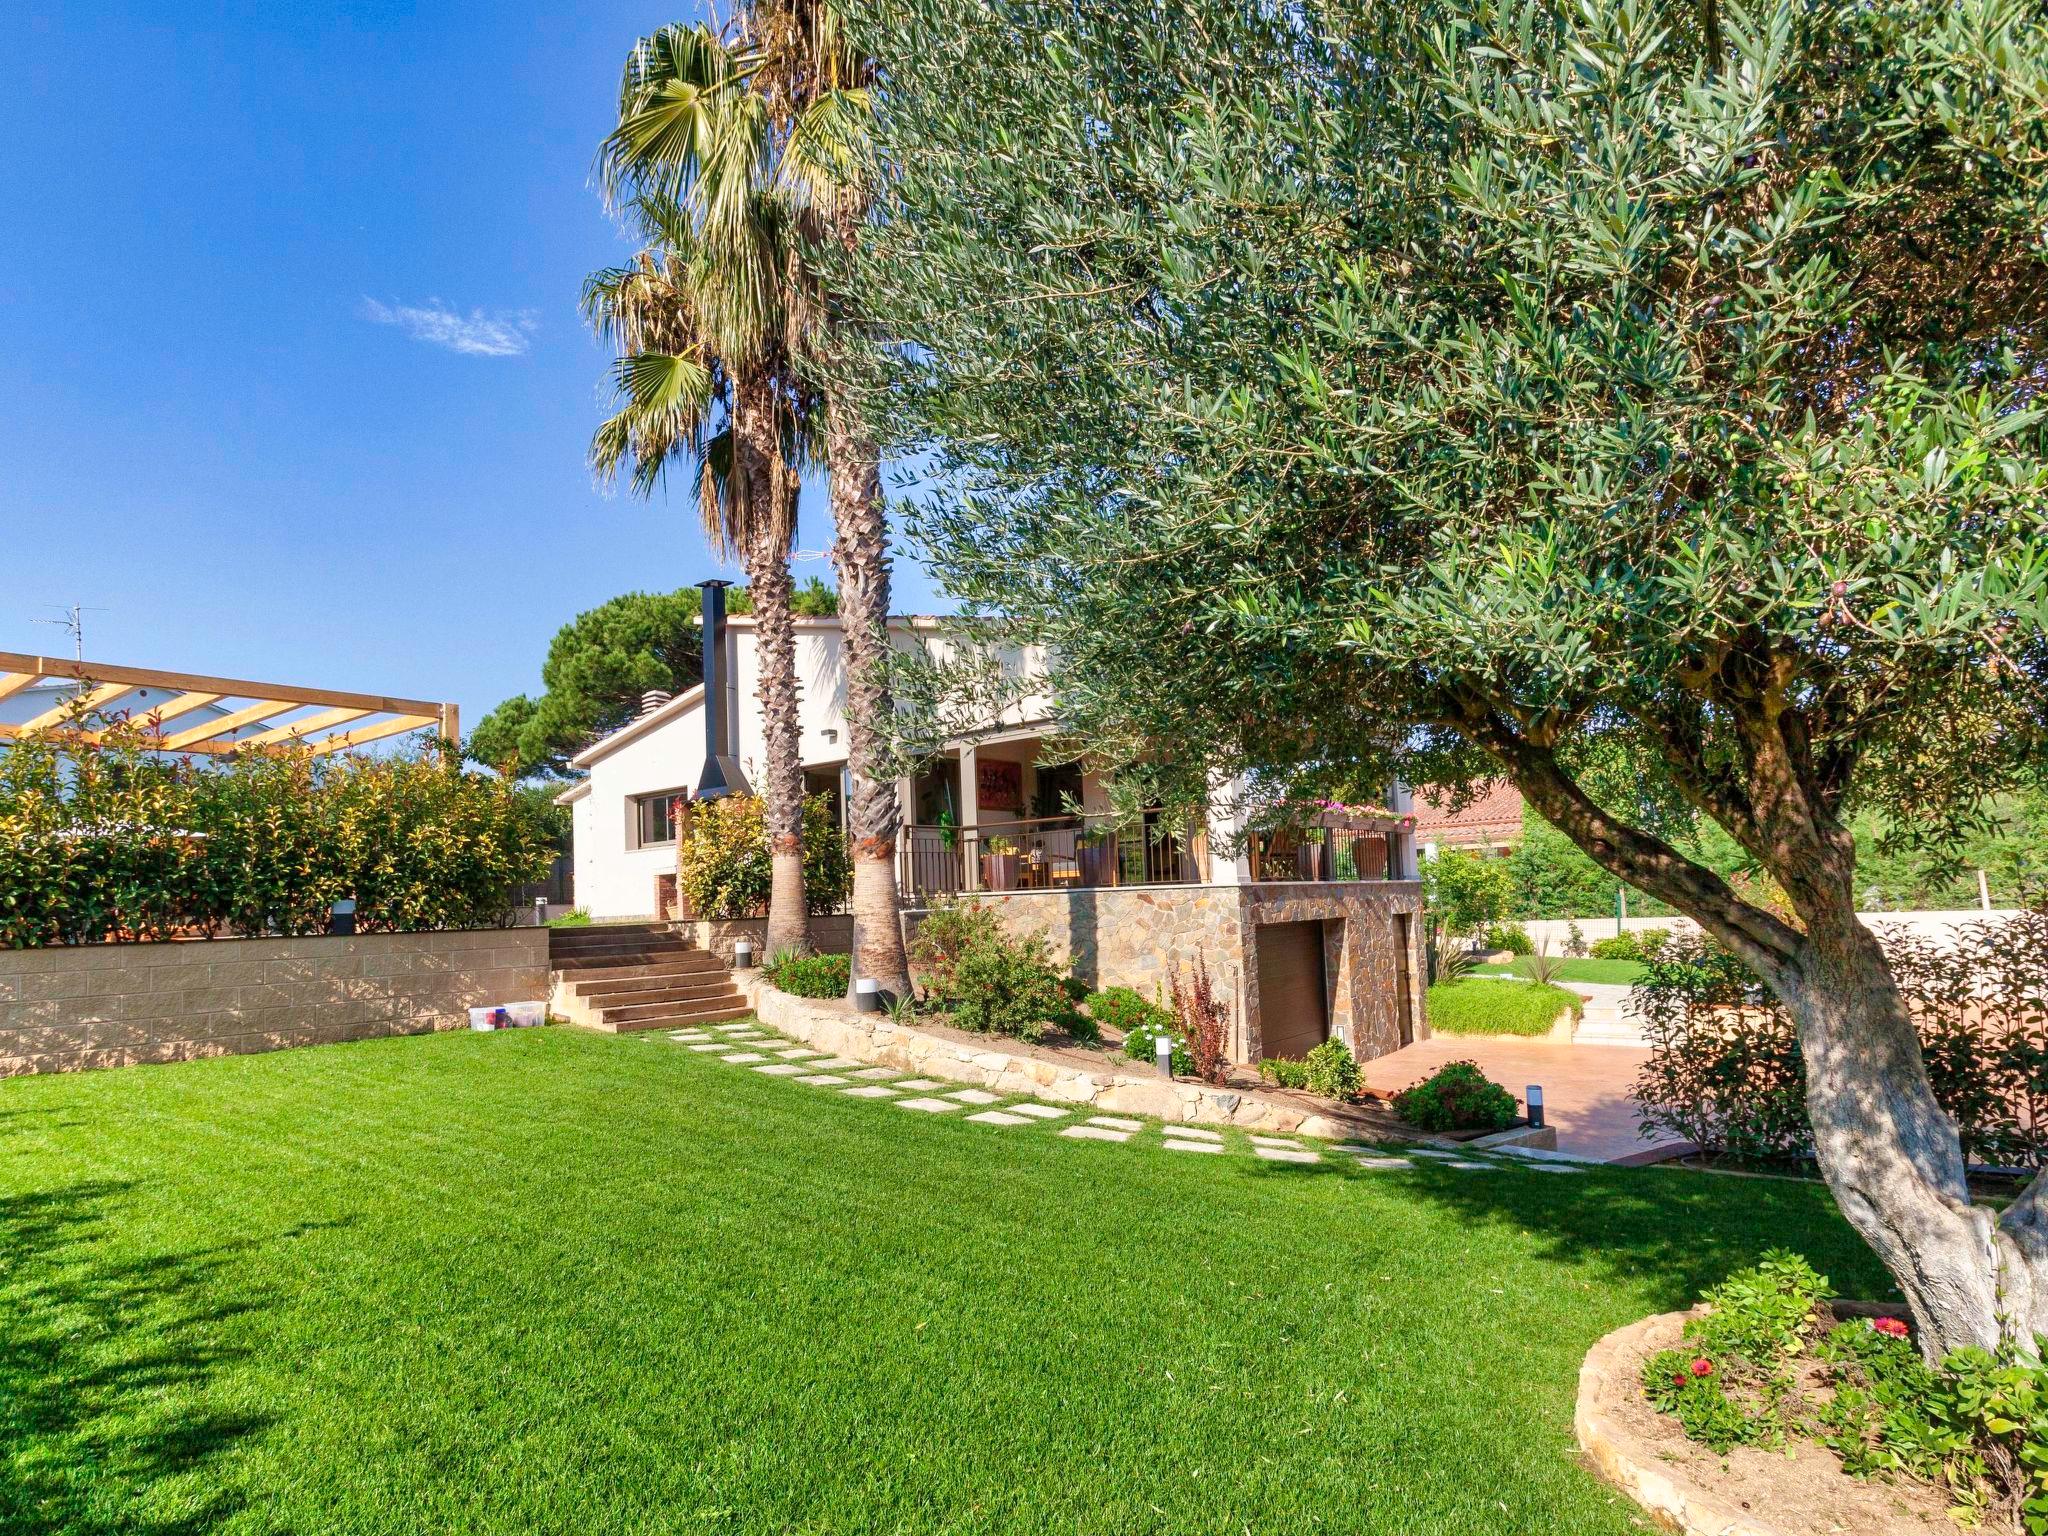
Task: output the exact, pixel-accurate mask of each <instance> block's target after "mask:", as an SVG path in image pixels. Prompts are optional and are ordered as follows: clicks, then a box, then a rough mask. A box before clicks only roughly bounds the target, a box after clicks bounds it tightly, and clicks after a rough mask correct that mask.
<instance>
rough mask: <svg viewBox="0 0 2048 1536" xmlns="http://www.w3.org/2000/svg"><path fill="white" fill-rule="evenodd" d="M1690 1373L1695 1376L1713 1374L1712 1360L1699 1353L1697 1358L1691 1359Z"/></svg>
mask: <svg viewBox="0 0 2048 1536" xmlns="http://www.w3.org/2000/svg"><path fill="white" fill-rule="evenodd" d="M1692 1373H1693V1375H1695V1376H1711V1375H1713V1374H1714V1362H1713V1361H1711V1360H1709V1359H1708V1358H1707V1357H1706V1356H1705V1355H1701V1356H1700V1357H1699V1359H1697V1360H1695V1361H1693V1363H1692Z"/></svg>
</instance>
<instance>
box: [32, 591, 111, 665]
mask: <svg viewBox="0 0 2048 1536" xmlns="http://www.w3.org/2000/svg"><path fill="white" fill-rule="evenodd" d="M57 611H58V612H59V613H61V614H63V615H64V617H63V618H61V619H33V620H31V621H30V622H31V623H35V624H55V625H57V626H58V627H59V628H60V629H67V630H69V631H70V632H71V651H72V655H73V656H74V657H75V658H76V659H77V660H78V661H80V662H83V661H84V660H85V616H86V615H87V614H88V613H105V612H106V611H107V610H106V609H104V608H88V607H86V606H85V605H84V604H82V603H73V604H72V605H71V606H70V607H68V608H59V609H58V610H57Z"/></svg>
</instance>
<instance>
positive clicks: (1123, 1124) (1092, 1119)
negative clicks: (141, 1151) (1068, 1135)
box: [1088, 1115, 1145, 1131]
mask: <svg viewBox="0 0 2048 1536" xmlns="http://www.w3.org/2000/svg"><path fill="white" fill-rule="evenodd" d="M1088 1123H1089V1124H1090V1125H1101V1126H1107V1127H1108V1128H1109V1129H1110V1130H1112V1131H1142V1130H1143V1129H1145V1122H1144V1121H1142V1120H1120V1119H1118V1118H1117V1117H1116V1116H1115V1115H1090V1116H1089V1117H1088Z"/></svg>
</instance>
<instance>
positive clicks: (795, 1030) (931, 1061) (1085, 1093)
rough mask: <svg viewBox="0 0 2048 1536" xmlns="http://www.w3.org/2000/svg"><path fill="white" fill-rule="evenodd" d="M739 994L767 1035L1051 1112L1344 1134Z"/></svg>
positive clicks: (1200, 1091) (1223, 1101)
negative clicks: (1031, 1101)
mask: <svg viewBox="0 0 2048 1536" xmlns="http://www.w3.org/2000/svg"><path fill="white" fill-rule="evenodd" d="M740 987H741V990H742V991H744V992H746V993H747V994H748V996H749V998H750V999H751V1000H752V1002H753V1005H754V1012H755V1013H756V1014H757V1015H759V1017H760V1020H761V1022H762V1023H763V1024H766V1025H767V1026H768V1027H769V1028H770V1029H774V1030H779V1031H781V1032H782V1033H783V1034H786V1035H789V1036H791V1037H793V1038H795V1039H798V1040H802V1041H804V1042H805V1043H806V1044H809V1045H813V1046H816V1047H817V1048H818V1049H819V1050H821V1051H831V1052H832V1053H834V1054H835V1055H839V1056H851V1057H854V1058H855V1059H857V1060H860V1061H871V1062H874V1063H875V1064H876V1065H877V1066H883V1067H895V1068H897V1069H898V1070H899V1071H904V1072H916V1073H920V1074H922V1075H924V1076H926V1077H936V1078H943V1079H944V1080H945V1081H947V1082H952V1083H963V1084H966V1085H968V1086H970V1087H975V1088H986V1089H988V1090H989V1091H990V1092H991V1093H1002V1094H1029V1095H1031V1096H1032V1097H1034V1098H1040V1099H1049V1100H1051V1101H1053V1102H1054V1103H1059V1104H1085V1105H1087V1106H1089V1107H1090V1108H1091V1109H1097V1110H1103V1111H1109V1112H1116V1113H1121V1114H1127V1115H1151V1116H1154V1117H1156V1118H1158V1119H1161V1120H1177V1121H1191V1122H1195V1123H1199V1124H1202V1125H1235V1126H1239V1127H1242V1128H1243V1129H1245V1130H1252V1131H1280V1132H1291V1133H1293V1134H1294V1135H1298V1136H1320V1137H1326V1138H1330V1139H1333V1140H1334V1139H1336V1138H1339V1137H1342V1136H1344V1135H1347V1134H1349V1133H1348V1132H1347V1130H1346V1128H1345V1127H1344V1126H1343V1125H1341V1124H1339V1123H1338V1122H1337V1121H1335V1120H1332V1119H1329V1118H1327V1117H1326V1116H1323V1115H1319V1114H1316V1113H1314V1112H1312V1111H1310V1110H1306V1109H1304V1108H1302V1107H1301V1106H1300V1105H1299V1104H1295V1103H1290V1102H1288V1101H1285V1100H1281V1099H1275V1098H1268V1097H1266V1096H1265V1095H1264V1094H1261V1093H1258V1092H1255V1091H1245V1090H1239V1089H1234V1088H1217V1087H1214V1086H1212V1085H1210V1084H1208V1083H1190V1082H1182V1081H1180V1080H1179V1079H1168V1078H1163V1077H1160V1076H1159V1075H1158V1074H1157V1073H1156V1072H1126V1071H1121V1070H1119V1069H1117V1068H1116V1067H1115V1066H1114V1065H1111V1064H1108V1063H1105V1064H1104V1065H1103V1066H1101V1067H1092V1068H1091V1067H1083V1066H1081V1065H1079V1064H1077V1063H1070V1062H1064V1061H1054V1060H1049V1059H1048V1058H1046V1057H1043V1056H1034V1055H1030V1054H1028V1053H1025V1052H1023V1051H1014V1050H1009V1049H1006V1048H1005V1047H1006V1044H1007V1042H1004V1041H1002V1040H1000V1039H996V1038H993V1037H992V1038H991V1039H989V1040H988V1041H987V1042H983V1041H980V1040H972V1041H969V1040H952V1039H948V1038H946V1037H945V1036H943V1035H935V1034H927V1033H926V1032H925V1031H923V1030H920V1029H908V1028H904V1027H903V1026H901V1025H898V1024H893V1023H891V1022H890V1020H889V1016H888V1015H887V1014H885V1013H860V1012H857V1011H856V1010H855V1009H853V1008H852V1007H850V1006H848V1005H847V1004H846V1003H844V1002H842V1001H838V1000H833V1001H829V1002H826V1001H820V1000H817V999H813V998H803V997H794V996H791V995H790V994H789V993H787V992H781V991H777V990H776V989H775V988H774V987H771V986H769V985H768V984H767V982H765V981H763V980H762V979H761V977H760V975H759V974H758V973H746V974H743V975H742V976H741V978H740Z"/></svg>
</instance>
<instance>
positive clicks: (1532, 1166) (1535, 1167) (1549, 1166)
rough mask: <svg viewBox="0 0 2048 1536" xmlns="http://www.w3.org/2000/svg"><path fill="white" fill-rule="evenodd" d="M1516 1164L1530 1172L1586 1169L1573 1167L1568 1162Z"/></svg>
mask: <svg viewBox="0 0 2048 1536" xmlns="http://www.w3.org/2000/svg"><path fill="white" fill-rule="evenodd" d="M1517 1166H1518V1167H1523V1168H1527V1169H1528V1170H1529V1171H1530V1172H1531V1173H1584V1172H1585V1171H1586V1170H1585V1169H1583V1168H1574V1167H1572V1166H1571V1164H1569V1163H1521V1164H1518V1165H1517Z"/></svg>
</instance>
